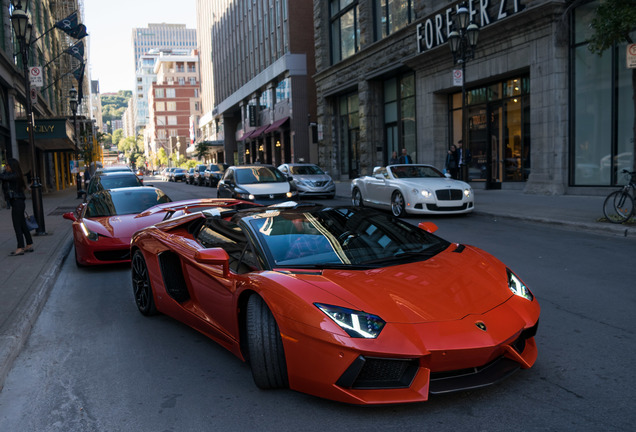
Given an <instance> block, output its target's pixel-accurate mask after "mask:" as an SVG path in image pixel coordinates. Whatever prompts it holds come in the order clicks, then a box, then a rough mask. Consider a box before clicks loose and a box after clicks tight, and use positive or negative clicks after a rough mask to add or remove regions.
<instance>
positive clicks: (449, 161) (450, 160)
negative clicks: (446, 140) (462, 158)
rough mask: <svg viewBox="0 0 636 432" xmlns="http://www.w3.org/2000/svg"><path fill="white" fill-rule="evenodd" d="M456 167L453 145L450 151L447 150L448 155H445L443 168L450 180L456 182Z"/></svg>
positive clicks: (457, 164) (456, 158)
mask: <svg viewBox="0 0 636 432" xmlns="http://www.w3.org/2000/svg"><path fill="white" fill-rule="evenodd" d="M458 167H459V163H458V154H457V147H455V145H454V144H451V146H450V150H448V155H446V164H445V165H444V168H446V171H447V172H448V173H449V174H450V176H451V177H452V178H454V179H455V180H457V171H458Z"/></svg>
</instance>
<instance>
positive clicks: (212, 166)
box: [208, 165, 221, 172]
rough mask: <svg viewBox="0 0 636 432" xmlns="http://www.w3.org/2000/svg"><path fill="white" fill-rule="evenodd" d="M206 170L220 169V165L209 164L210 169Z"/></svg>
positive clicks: (215, 170)
mask: <svg viewBox="0 0 636 432" xmlns="http://www.w3.org/2000/svg"><path fill="white" fill-rule="evenodd" d="M208 171H214V172H217V171H221V167H220V166H219V165H210V169H209V170H208Z"/></svg>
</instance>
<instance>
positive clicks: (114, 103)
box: [102, 90, 132, 124]
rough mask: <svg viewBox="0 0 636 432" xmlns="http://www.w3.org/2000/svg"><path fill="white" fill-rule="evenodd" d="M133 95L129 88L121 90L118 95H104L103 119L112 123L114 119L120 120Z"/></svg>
mask: <svg viewBox="0 0 636 432" xmlns="http://www.w3.org/2000/svg"><path fill="white" fill-rule="evenodd" d="M131 97H132V92H131V91H129V90H120V91H119V92H118V93H117V94H116V95H102V120H103V122H104V123H105V124H106V123H107V124H110V122H111V121H112V120H119V119H121V118H122V116H123V115H124V111H126V108H127V107H128V100H129V99H130V98H131Z"/></svg>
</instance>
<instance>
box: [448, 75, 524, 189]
mask: <svg viewBox="0 0 636 432" xmlns="http://www.w3.org/2000/svg"><path fill="white" fill-rule="evenodd" d="M466 99H467V104H466V120H465V121H466V122H467V123H468V129H467V132H468V136H467V137H466V141H467V142H466V143H464V145H463V148H464V149H468V150H469V151H470V154H471V159H472V160H471V162H470V164H469V169H468V176H469V179H470V180H472V181H485V182H488V184H489V185H496V184H499V183H501V182H504V181H505V182H511V181H526V180H527V179H528V176H529V174H530V166H531V165H530V79H529V78H528V76H517V77H512V78H510V79H507V80H504V81H499V82H496V83H492V84H489V85H486V86H483V87H478V88H473V89H469V90H467V93H466ZM450 105H451V113H450V118H451V123H452V124H451V142H450V143H449V145H450V144H457V142H458V141H459V140H462V125H463V124H464V123H463V122H462V94H461V92H458V93H455V94H453V95H452V96H451V103H450Z"/></svg>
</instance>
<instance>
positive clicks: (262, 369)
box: [246, 295, 289, 389]
mask: <svg viewBox="0 0 636 432" xmlns="http://www.w3.org/2000/svg"><path fill="white" fill-rule="evenodd" d="M246 321H247V323H246V324H247V326H246V327H247V346H248V352H249V361H250V366H251V368H252V377H253V378H254V383H255V384H256V386H257V387H258V388H261V389H276V388H286V387H288V385H289V383H288V379H287V364H286V362H285V352H284V350H283V341H282V339H281V337H280V330H279V329H278V325H277V324H276V320H275V319H274V316H273V315H272V312H271V311H270V310H269V308H268V307H267V305H266V304H265V302H264V301H263V299H261V298H260V297H259V296H258V295H252V296H251V297H250V298H249V300H248V302H247V316H246Z"/></svg>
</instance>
